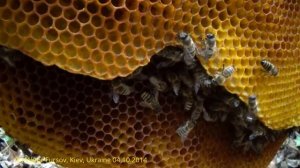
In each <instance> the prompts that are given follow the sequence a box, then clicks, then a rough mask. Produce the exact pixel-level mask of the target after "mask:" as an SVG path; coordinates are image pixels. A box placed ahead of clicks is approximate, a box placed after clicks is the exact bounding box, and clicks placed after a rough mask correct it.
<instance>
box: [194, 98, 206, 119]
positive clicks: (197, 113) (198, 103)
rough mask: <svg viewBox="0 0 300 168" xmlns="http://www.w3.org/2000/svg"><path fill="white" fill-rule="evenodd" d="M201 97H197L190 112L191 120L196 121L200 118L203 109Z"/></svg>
mask: <svg viewBox="0 0 300 168" xmlns="http://www.w3.org/2000/svg"><path fill="white" fill-rule="evenodd" d="M203 108H204V107H203V99H202V98H200V97H197V101H196V106H195V108H194V110H193V112H192V115H191V120H192V121H193V122H194V123H196V121H197V120H198V119H199V118H200V116H201V114H202V110H203Z"/></svg>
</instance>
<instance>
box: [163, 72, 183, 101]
mask: <svg viewBox="0 0 300 168" xmlns="http://www.w3.org/2000/svg"><path fill="white" fill-rule="evenodd" d="M166 78H167V80H168V82H170V84H171V85H172V89H173V92H174V93H175V95H176V96H178V94H179V90H180V87H181V81H180V80H179V77H178V75H177V74H175V73H173V72H168V73H167V75H166Z"/></svg>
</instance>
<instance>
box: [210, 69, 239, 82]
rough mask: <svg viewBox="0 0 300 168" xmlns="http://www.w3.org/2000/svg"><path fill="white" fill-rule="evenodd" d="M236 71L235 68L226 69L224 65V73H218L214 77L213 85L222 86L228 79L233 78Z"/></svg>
mask: <svg viewBox="0 0 300 168" xmlns="http://www.w3.org/2000/svg"><path fill="white" fill-rule="evenodd" d="M234 71H235V69H234V67H233V66H228V67H226V68H224V65H223V70H222V72H217V73H216V74H215V75H214V77H213V79H212V83H213V84H214V85H222V84H223V83H224V82H225V81H226V79H227V78H229V77H230V76H232V74H233V73H234Z"/></svg>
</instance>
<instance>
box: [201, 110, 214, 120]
mask: <svg viewBox="0 0 300 168" xmlns="http://www.w3.org/2000/svg"><path fill="white" fill-rule="evenodd" d="M203 118H204V120H205V121H208V122H215V121H217V117H215V118H213V117H212V116H210V115H209V114H208V112H207V111H206V109H205V108H203Z"/></svg>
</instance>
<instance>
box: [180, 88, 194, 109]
mask: <svg viewBox="0 0 300 168" xmlns="http://www.w3.org/2000/svg"><path fill="white" fill-rule="evenodd" d="M182 96H183V98H184V110H186V111H190V110H191V109H192V107H193V105H194V96H193V92H192V91H191V90H189V89H187V88H185V89H183V90H182Z"/></svg>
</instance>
